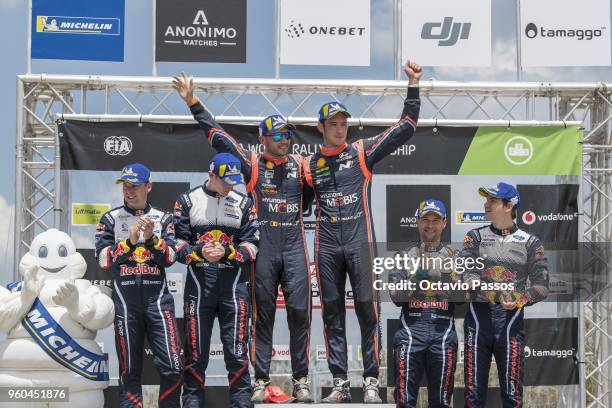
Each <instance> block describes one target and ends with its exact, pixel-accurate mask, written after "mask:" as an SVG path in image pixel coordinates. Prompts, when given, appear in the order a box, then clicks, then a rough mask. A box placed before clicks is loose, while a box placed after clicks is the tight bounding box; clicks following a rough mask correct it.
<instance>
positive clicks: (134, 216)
mask: <svg viewBox="0 0 612 408" xmlns="http://www.w3.org/2000/svg"><path fill="white" fill-rule="evenodd" d="M143 216H145V217H147V218H149V219H151V220H153V221H154V228H153V234H154V235H155V236H156V237H157V242H156V243H154V240H153V239H151V240H149V241H147V242H145V241H144V239H143V238H142V236H141V239H140V240H139V241H138V243H137V244H136V245H133V246H132V245H131V244H130V241H129V235H130V233H129V230H130V227H131V226H132V225H133V224H134V223H136V222H137V221H138V220H139V219H140V218H141V217H143ZM96 231H97V232H96V257H97V259H98V263H99V265H100V267H101V268H102V269H103V270H110V272H111V274H112V277H113V280H114V282H113V294H112V298H113V302H114V303H115V343H116V348H117V355H118V358H119V376H120V380H121V381H120V394H119V404H120V406H121V407H132V406H142V403H143V402H142V401H143V400H142V381H141V373H142V352H143V349H144V337H145V334H146V335H147V338H148V340H149V345H150V346H151V349H152V351H153V355H154V356H155V360H154V361H155V365H156V366H157V369H158V370H159V374H160V380H161V383H160V389H159V406H160V407H180V389H181V387H180V386H181V384H182V381H183V378H182V370H183V365H182V360H181V347H180V343H179V337H178V329H177V326H176V320H175V318H174V299H173V298H172V295H171V294H170V292H168V287H167V286H166V273H165V267H167V266H170V265H172V264H173V263H174V262H175V260H176V253H175V248H174V247H175V240H174V224H173V222H172V215H171V214H169V213H166V212H164V211H162V210H158V209H157V208H154V207H151V206H150V205H147V207H146V208H145V209H144V210H138V211H135V210H132V209H131V208H130V207H128V206H127V204H124V205H123V206H122V207H117V208H114V209H112V210H110V211H109V212H107V213H106V214H104V215H103V216H102V218H101V220H100V223H99V224H98V227H97V230H96Z"/></svg>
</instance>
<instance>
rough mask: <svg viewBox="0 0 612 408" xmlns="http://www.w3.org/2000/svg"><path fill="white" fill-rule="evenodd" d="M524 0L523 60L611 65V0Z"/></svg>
mask: <svg viewBox="0 0 612 408" xmlns="http://www.w3.org/2000/svg"><path fill="white" fill-rule="evenodd" d="M576 5H577V3H576V2H575V1H572V0H521V2H520V18H521V26H520V27H519V35H520V36H521V37H520V38H521V64H522V65H523V66H524V67H533V66H536V67H537V66H549V67H550V66H595V65H604V66H605V65H610V63H611V59H610V53H611V50H610V48H611V47H610V0H583V1H581V2H580V8H579V9H576Z"/></svg>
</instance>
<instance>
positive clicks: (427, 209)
mask: <svg viewBox="0 0 612 408" xmlns="http://www.w3.org/2000/svg"><path fill="white" fill-rule="evenodd" d="M428 213H434V214H438V215H439V216H440V217H442V218H446V207H444V203H443V202H442V201H440V200H434V199H433V198H430V199H428V200H423V201H421V204H419V210H418V211H417V215H418V217H419V218H421V217H423V216H424V215H425V214H428Z"/></svg>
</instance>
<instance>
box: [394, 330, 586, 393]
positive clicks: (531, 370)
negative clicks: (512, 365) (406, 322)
mask: <svg viewBox="0 0 612 408" xmlns="http://www.w3.org/2000/svg"><path fill="white" fill-rule="evenodd" d="M524 324H525V334H526V337H527V345H526V347H525V371H524V372H525V378H524V379H523V381H524V384H525V385H526V386H530V385H532V386H533V385H571V384H578V374H579V372H578V364H577V361H578V360H577V356H576V352H577V350H578V319H576V318H559V319H525V320H524ZM399 326H400V323H399V320H398V319H388V320H387V356H393V339H394V337H395V333H396V332H397V329H398V328H399ZM391 359H392V357H391ZM457 363H462V361H459V360H458V361H457ZM387 366H388V369H387V383H388V384H395V366H394V364H393V361H389V362H388V364H387ZM458 367H461V366H460V365H459V364H458ZM458 369H460V368H458ZM426 385H427V381H426V376H425V375H423V379H422V381H421V386H426ZM456 385H460V384H457V383H456Z"/></svg>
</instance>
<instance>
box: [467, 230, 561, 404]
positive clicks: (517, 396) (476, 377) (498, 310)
mask: <svg viewBox="0 0 612 408" xmlns="http://www.w3.org/2000/svg"><path fill="white" fill-rule="evenodd" d="M458 256H459V257H465V258H472V259H476V258H478V257H481V258H482V259H483V260H484V261H483V264H484V267H483V268H480V270H479V269H478V268H474V269H472V270H471V271H468V272H465V273H464V277H463V280H464V281H465V282H467V283H469V284H470V285H472V282H474V281H477V280H480V281H481V282H485V283H489V284H492V283H513V284H514V290H513V291H511V292H512V293H511V294H510V295H511V296H512V299H513V300H514V301H516V304H517V307H516V308H515V309H513V310H505V309H503V308H502V306H501V305H500V304H498V303H496V302H499V300H500V299H501V296H502V295H501V294H500V292H499V291H490V290H478V288H476V289H477V290H476V291H475V295H476V296H477V299H474V301H472V303H470V307H469V310H468V313H467V316H466V318H465V321H464V331H465V359H464V379H465V404H466V406H467V407H484V406H485V403H486V398H487V386H488V379H489V368H490V366H491V358H492V356H495V362H496V363H497V370H498V373H499V384H500V390H501V396H502V403H503V406H504V407H520V406H522V405H523V372H524V349H525V331H524V329H523V307H525V306H529V305H532V304H534V303H537V302H539V301H541V300H543V299H545V298H546V296H547V295H548V281H549V276H548V270H547V261H546V257H545V255H544V247H543V245H542V244H541V242H540V240H539V239H538V238H537V237H536V236H534V235H531V234H529V233H527V232H525V231H522V230H520V229H519V228H518V227H517V226H516V225H513V226H512V228H510V229H507V230H499V229H497V228H495V227H493V226H492V225H491V226H486V227H481V228H476V229H473V230H471V231H470V232H468V234H467V235H466V237H465V239H464V243H463V249H462V250H461V251H460V253H459V255H458ZM527 279H529V282H530V286H529V287H527Z"/></svg>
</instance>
